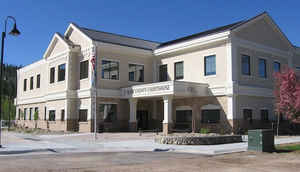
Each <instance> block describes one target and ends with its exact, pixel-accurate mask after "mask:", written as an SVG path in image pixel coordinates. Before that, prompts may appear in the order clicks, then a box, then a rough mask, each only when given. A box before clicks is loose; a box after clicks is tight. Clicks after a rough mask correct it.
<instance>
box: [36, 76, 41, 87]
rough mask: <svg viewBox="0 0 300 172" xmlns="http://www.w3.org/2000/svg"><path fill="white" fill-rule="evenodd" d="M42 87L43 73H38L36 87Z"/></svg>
mask: <svg viewBox="0 0 300 172" xmlns="http://www.w3.org/2000/svg"><path fill="white" fill-rule="evenodd" d="M40 87H41V75H40V74H38V75H37V76H36V88H40Z"/></svg>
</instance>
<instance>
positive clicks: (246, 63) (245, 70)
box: [242, 55, 251, 75]
mask: <svg viewBox="0 0 300 172" xmlns="http://www.w3.org/2000/svg"><path fill="white" fill-rule="evenodd" d="M242 74H243V75H251V72H250V56H247V55H242Z"/></svg>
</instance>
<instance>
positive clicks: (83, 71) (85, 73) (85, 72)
mask: <svg viewBox="0 0 300 172" xmlns="http://www.w3.org/2000/svg"><path fill="white" fill-rule="evenodd" d="M88 77H89V61H88V60H86V61H82V62H80V79H85V78H88Z"/></svg>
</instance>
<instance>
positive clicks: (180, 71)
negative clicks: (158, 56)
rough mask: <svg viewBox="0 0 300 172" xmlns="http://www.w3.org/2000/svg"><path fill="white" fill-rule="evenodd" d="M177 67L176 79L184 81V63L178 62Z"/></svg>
mask: <svg viewBox="0 0 300 172" xmlns="http://www.w3.org/2000/svg"><path fill="white" fill-rule="evenodd" d="M174 65H175V67H174V68H175V72H174V73H175V79H183V75H184V74H183V62H177V63H175V64H174Z"/></svg>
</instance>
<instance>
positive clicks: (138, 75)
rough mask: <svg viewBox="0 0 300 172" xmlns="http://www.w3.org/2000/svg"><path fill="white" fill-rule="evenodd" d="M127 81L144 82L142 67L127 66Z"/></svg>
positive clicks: (135, 65)
mask: <svg viewBox="0 0 300 172" xmlns="http://www.w3.org/2000/svg"><path fill="white" fill-rule="evenodd" d="M128 79H129V81H135V82H144V65H137V64H129V78H128Z"/></svg>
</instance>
